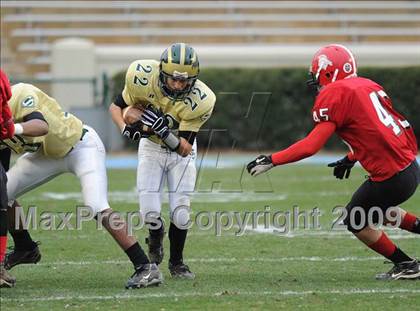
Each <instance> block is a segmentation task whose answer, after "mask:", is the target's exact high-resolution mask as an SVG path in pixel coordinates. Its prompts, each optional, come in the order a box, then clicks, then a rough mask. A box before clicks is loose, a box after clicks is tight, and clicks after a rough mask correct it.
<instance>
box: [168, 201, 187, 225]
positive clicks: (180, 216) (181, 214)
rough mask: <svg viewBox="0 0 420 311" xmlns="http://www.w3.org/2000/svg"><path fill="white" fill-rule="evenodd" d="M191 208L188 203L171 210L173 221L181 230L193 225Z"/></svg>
mask: <svg viewBox="0 0 420 311" xmlns="http://www.w3.org/2000/svg"><path fill="white" fill-rule="evenodd" d="M190 213H191V209H190V207H189V206H187V205H180V206H178V207H176V208H175V209H173V210H172V211H171V222H172V223H173V224H174V225H175V226H176V227H177V228H178V229H181V230H186V229H189V228H190V227H191V217H190Z"/></svg>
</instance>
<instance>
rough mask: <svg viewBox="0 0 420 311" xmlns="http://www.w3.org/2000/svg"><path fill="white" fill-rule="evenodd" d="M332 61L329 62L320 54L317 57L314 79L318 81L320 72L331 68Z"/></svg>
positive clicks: (325, 56)
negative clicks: (316, 69)
mask: <svg viewBox="0 0 420 311" xmlns="http://www.w3.org/2000/svg"><path fill="white" fill-rule="evenodd" d="M332 64H333V63H332V61H330V60H329V59H328V57H327V55H325V54H321V55H319V56H318V71H317V73H316V76H315V77H316V78H317V79H318V77H319V73H320V72H321V70H326V69H327V67H328V66H332Z"/></svg>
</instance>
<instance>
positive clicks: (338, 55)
mask: <svg viewBox="0 0 420 311" xmlns="http://www.w3.org/2000/svg"><path fill="white" fill-rule="evenodd" d="M310 73H311V74H312V76H313V78H314V79H315V80H316V81H317V84H318V85H319V86H321V87H322V86H325V85H327V84H329V83H332V82H335V81H338V80H342V79H346V78H349V77H355V76H357V67H356V61H355V59H354V56H353V54H352V53H351V52H350V50H349V49H347V48H346V47H345V46H343V45H339V44H330V45H327V46H325V47H323V48H321V49H320V50H319V51H318V52H316V53H315V55H314V57H313V59H312V64H311V68H310Z"/></svg>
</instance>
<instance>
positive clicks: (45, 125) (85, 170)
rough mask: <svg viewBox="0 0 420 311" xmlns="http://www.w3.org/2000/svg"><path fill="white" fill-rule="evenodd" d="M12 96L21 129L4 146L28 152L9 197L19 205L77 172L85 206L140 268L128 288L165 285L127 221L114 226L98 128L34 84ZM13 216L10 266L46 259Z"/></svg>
mask: <svg viewBox="0 0 420 311" xmlns="http://www.w3.org/2000/svg"><path fill="white" fill-rule="evenodd" d="M12 94H13V95H12V97H11V99H10V100H9V104H10V107H11V109H12V114H13V118H14V120H15V123H17V124H16V125H15V128H17V129H19V130H18V131H15V135H14V137H12V138H11V139H6V140H3V141H2V145H3V147H8V148H10V149H12V150H13V151H15V152H16V153H18V154H22V153H23V155H22V156H21V157H19V158H18V160H17V161H16V164H15V165H14V166H13V167H12V168H11V169H10V170H9V171H8V172H7V177H8V183H7V192H8V198H9V200H11V201H12V202H13V201H14V203H13V205H14V207H16V205H17V203H16V201H15V200H16V199H17V198H18V197H19V196H21V195H23V194H25V193H27V192H28V191H30V190H32V189H33V188H35V187H38V186H40V185H42V184H44V183H46V182H47V181H49V180H51V179H53V178H54V177H56V176H57V175H60V174H62V173H65V172H70V173H73V174H75V175H76V176H77V177H78V178H79V180H80V183H81V186H82V194H83V200H84V204H85V206H87V207H89V208H90V209H91V211H92V212H93V215H94V216H95V218H96V219H97V220H98V221H101V222H102V224H103V225H104V227H105V228H106V229H107V230H108V232H109V233H110V234H111V235H112V237H113V238H114V239H115V240H116V242H117V243H118V244H119V246H120V247H121V248H122V249H123V250H124V251H125V252H126V254H127V256H128V257H129V258H130V260H131V261H132V263H133V265H134V268H135V272H134V274H133V275H132V277H131V278H130V279H129V280H128V282H127V285H126V287H127V288H138V287H146V286H150V285H156V284H159V283H161V282H162V275H161V273H160V271H159V269H158V267H157V266H156V265H155V264H151V263H150V262H149V259H148V258H147V256H146V255H145V253H144V252H143V250H142V249H141V247H140V245H139V243H138V242H137V240H136V239H135V238H134V237H133V236H129V235H128V232H127V226H126V224H124V226H123V228H121V226H120V227H118V226H115V225H114V226H113V224H116V223H115V222H112V221H113V220H114V219H113V220H111V213H112V209H111V207H110V206H109V203H108V199H107V197H108V196H107V175H106V168H105V148H104V145H103V143H102V141H101V139H100V138H99V136H98V134H97V133H96V132H95V130H94V129H93V128H91V127H89V126H87V125H83V123H82V121H80V120H79V119H78V118H76V117H75V116H74V115H72V114H70V113H67V112H64V111H62V110H61V107H60V106H59V104H58V103H57V101H56V100H55V99H54V98H51V97H50V96H48V95H47V94H45V93H44V92H43V91H41V90H40V89H38V88H36V87H35V86H33V85H30V84H24V83H20V84H16V85H14V86H13V87H12ZM14 215H15V209H13V208H12V209H11V216H12V217H10V218H9V220H10V221H11V224H12V226H11V230H10V233H11V235H12V237H13V240H14V242H15V248H14V250H13V251H12V252H10V253H9V254H8V255H7V256H6V261H5V267H6V269H11V268H12V267H13V266H16V265H18V264H22V263H36V262H38V261H39V260H40V257H41V254H40V252H39V248H38V246H37V243H35V242H34V241H33V240H32V238H31V237H30V235H29V233H28V231H26V230H17V229H16V226H15V220H14V219H15V217H14ZM114 216H115V215H114ZM118 220H119V221H122V219H118ZM18 227H19V226H18Z"/></svg>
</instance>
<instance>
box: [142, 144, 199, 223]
mask: <svg viewBox="0 0 420 311" xmlns="http://www.w3.org/2000/svg"><path fill="white" fill-rule="evenodd" d="M196 153H197V145H196V143H194V145H193V149H192V152H191V154H190V155H188V156H186V157H182V156H180V155H179V154H177V153H176V152H171V151H170V150H169V149H166V148H162V146H161V145H159V144H156V143H154V142H152V141H150V140H149V139H146V138H143V139H141V140H140V143H139V150H138V157H139V162H138V167H137V191H138V193H139V204H140V213H141V215H142V218H143V219H144V220H145V222H146V223H147V222H148V218H149V217H153V218H156V217H160V213H161V206H162V195H163V194H164V192H165V195H166V194H168V195H169V217H170V220H171V222H173V223H174V224H175V225H176V226H177V227H178V228H180V229H185V228H186V227H187V226H188V224H189V220H190V196H191V194H192V193H193V191H194V188H195V180H196V167H195V159H196ZM165 184H167V192H166V191H164V185H165Z"/></svg>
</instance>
